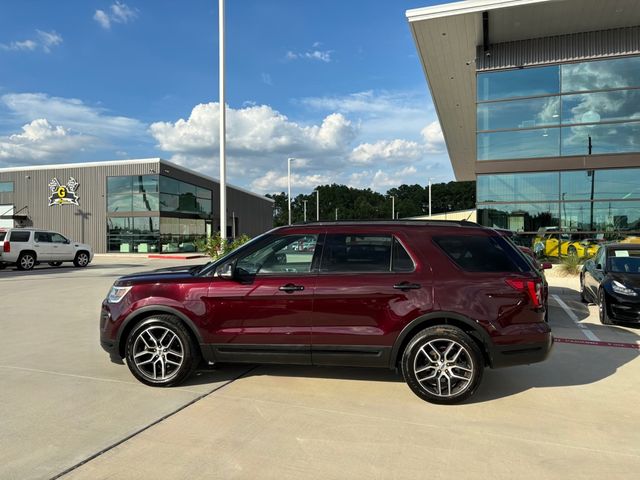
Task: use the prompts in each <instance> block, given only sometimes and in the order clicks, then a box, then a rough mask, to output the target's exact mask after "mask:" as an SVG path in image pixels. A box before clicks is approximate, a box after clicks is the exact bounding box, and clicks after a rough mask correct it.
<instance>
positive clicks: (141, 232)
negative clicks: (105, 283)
mask: <svg viewBox="0 0 640 480" xmlns="http://www.w3.org/2000/svg"><path fill="white" fill-rule="evenodd" d="M219 198H220V184H219V182H218V181H217V180H215V179H213V178H209V177H206V176H204V175H202V174H199V173H197V172H195V171H192V170H189V169H186V168H184V167H182V166H179V165H175V164H173V163H170V162H167V161H166V160H162V159H159V158H151V159H143V160H117V161H108V162H93V163H73V164H65V165H44V166H33V167H15V168H0V228H2V227H4V228H7V227H13V226H16V227H30V226H33V227H37V228H43V229H50V230H56V231H58V232H60V233H62V234H63V235H65V236H67V237H69V238H71V239H74V240H76V241H81V242H83V243H88V244H90V245H91V246H92V247H93V249H94V251H95V252H97V253H102V252H121V253H133V252H138V253H161V252H162V253H172V252H190V251H194V250H195V247H196V241H197V240H198V239H202V238H204V237H205V235H210V234H211V233H212V232H215V231H217V230H219V229H220V218H219ZM227 206H228V209H227V225H228V231H227V235H228V236H230V237H234V236H238V235H241V234H247V235H249V236H256V235H259V234H260V233H263V232H265V231H267V230H269V229H270V228H271V227H272V225H273V201H272V200H270V199H268V198H266V197H264V196H262V195H257V194H255V193H251V192H249V191H247V190H244V189H242V188H238V187H233V186H229V185H227Z"/></svg>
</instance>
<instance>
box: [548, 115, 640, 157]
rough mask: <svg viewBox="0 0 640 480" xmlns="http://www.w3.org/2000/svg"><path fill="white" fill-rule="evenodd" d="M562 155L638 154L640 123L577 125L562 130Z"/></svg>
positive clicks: (639, 149)
mask: <svg viewBox="0 0 640 480" xmlns="http://www.w3.org/2000/svg"><path fill="white" fill-rule="evenodd" d="M561 136H562V147H561V148H562V155H563V156H572V155H588V154H589V137H591V145H592V150H591V152H592V154H593V155H598V154H606V153H631V152H640V122H634V123H611V124H602V125H579V126H575V127H563V128H562V133H561Z"/></svg>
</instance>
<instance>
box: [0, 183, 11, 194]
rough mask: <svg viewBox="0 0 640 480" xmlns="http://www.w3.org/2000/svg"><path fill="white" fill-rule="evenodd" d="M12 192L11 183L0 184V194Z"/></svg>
mask: <svg viewBox="0 0 640 480" xmlns="http://www.w3.org/2000/svg"><path fill="white" fill-rule="evenodd" d="M11 192H13V182H0V193H11Z"/></svg>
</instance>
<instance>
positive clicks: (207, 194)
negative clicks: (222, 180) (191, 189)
mask: <svg viewBox="0 0 640 480" xmlns="http://www.w3.org/2000/svg"><path fill="white" fill-rule="evenodd" d="M196 196H197V197H198V198H208V199H211V190H209V189H208V188H202V187H196Z"/></svg>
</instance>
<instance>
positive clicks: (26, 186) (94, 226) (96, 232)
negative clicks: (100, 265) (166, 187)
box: [0, 159, 273, 253]
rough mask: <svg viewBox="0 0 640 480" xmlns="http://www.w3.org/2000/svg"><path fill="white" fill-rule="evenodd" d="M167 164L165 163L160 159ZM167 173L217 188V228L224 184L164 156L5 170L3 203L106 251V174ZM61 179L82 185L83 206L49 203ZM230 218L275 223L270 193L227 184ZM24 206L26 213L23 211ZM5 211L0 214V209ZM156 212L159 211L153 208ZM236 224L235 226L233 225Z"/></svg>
mask: <svg viewBox="0 0 640 480" xmlns="http://www.w3.org/2000/svg"><path fill="white" fill-rule="evenodd" d="M161 162H162V163H161ZM149 174H164V175H167V176H170V177H173V178H177V179H178V180H183V181H186V182H189V183H192V184H194V185H198V186H200V187H205V188H210V189H211V190H212V191H213V199H212V200H213V202H212V203H213V228H214V229H216V228H217V227H218V226H219V221H218V219H217V217H218V211H219V191H220V190H219V184H218V183H217V182H216V181H214V180H213V179H210V178H206V177H203V176H200V175H196V174H194V173H192V172H188V171H185V170H183V169H181V168H179V167H178V166H175V165H173V164H171V163H169V162H165V161H161V160H160V159H150V160H149V161H148V162H139V161H138V162H131V163H128V162H126V161H122V162H113V163H108V164H101V165H96V166H91V165H87V164H82V165H81V166H77V167H74V166H71V165H65V166H64V168H59V167H55V166H51V168H38V169H33V170H28V169H26V170H14V171H0V181H13V182H14V192H13V193H12V194H9V193H6V194H2V198H1V199H0V203H2V204H4V203H7V204H13V205H15V213H16V214H18V215H21V214H28V217H29V223H28V224H27V225H24V226H34V227H38V228H43V229H51V230H56V231H58V232H60V233H62V234H63V235H65V236H67V237H69V238H71V239H73V240H76V241H80V242H84V243H88V244H90V245H91V246H92V247H93V249H94V252H96V253H102V252H106V251H107V204H106V201H107V199H106V183H107V177H110V176H120V175H149ZM54 177H55V178H57V179H58V181H59V182H60V184H62V185H65V184H66V183H67V181H68V180H69V177H73V178H75V180H76V181H77V182H78V183H79V184H80V186H79V187H78V190H77V195H78V203H79V206H75V205H54V206H51V207H50V206H49V197H50V196H51V191H50V189H49V182H50V181H51V179H52V178H54ZM227 195H228V199H227V205H228V211H229V217H230V216H231V213H232V212H235V216H236V217H237V218H238V227H239V228H238V232H237V233H238V234H241V233H246V234H248V235H250V236H256V235H259V234H261V233H263V232H265V231H267V230H269V229H270V228H272V226H273V203H272V202H270V201H269V200H268V199H267V198H266V197H265V198H260V196H259V195H252V194H250V193H246V192H244V191H242V190H238V189H235V188H233V187H227ZM20 210H22V211H21V212H19V211H20ZM0 213H1V212H0ZM149 214H150V215H151V216H153V215H156V216H157V212H156V213H154V212H149ZM230 225H231V224H230Z"/></svg>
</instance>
